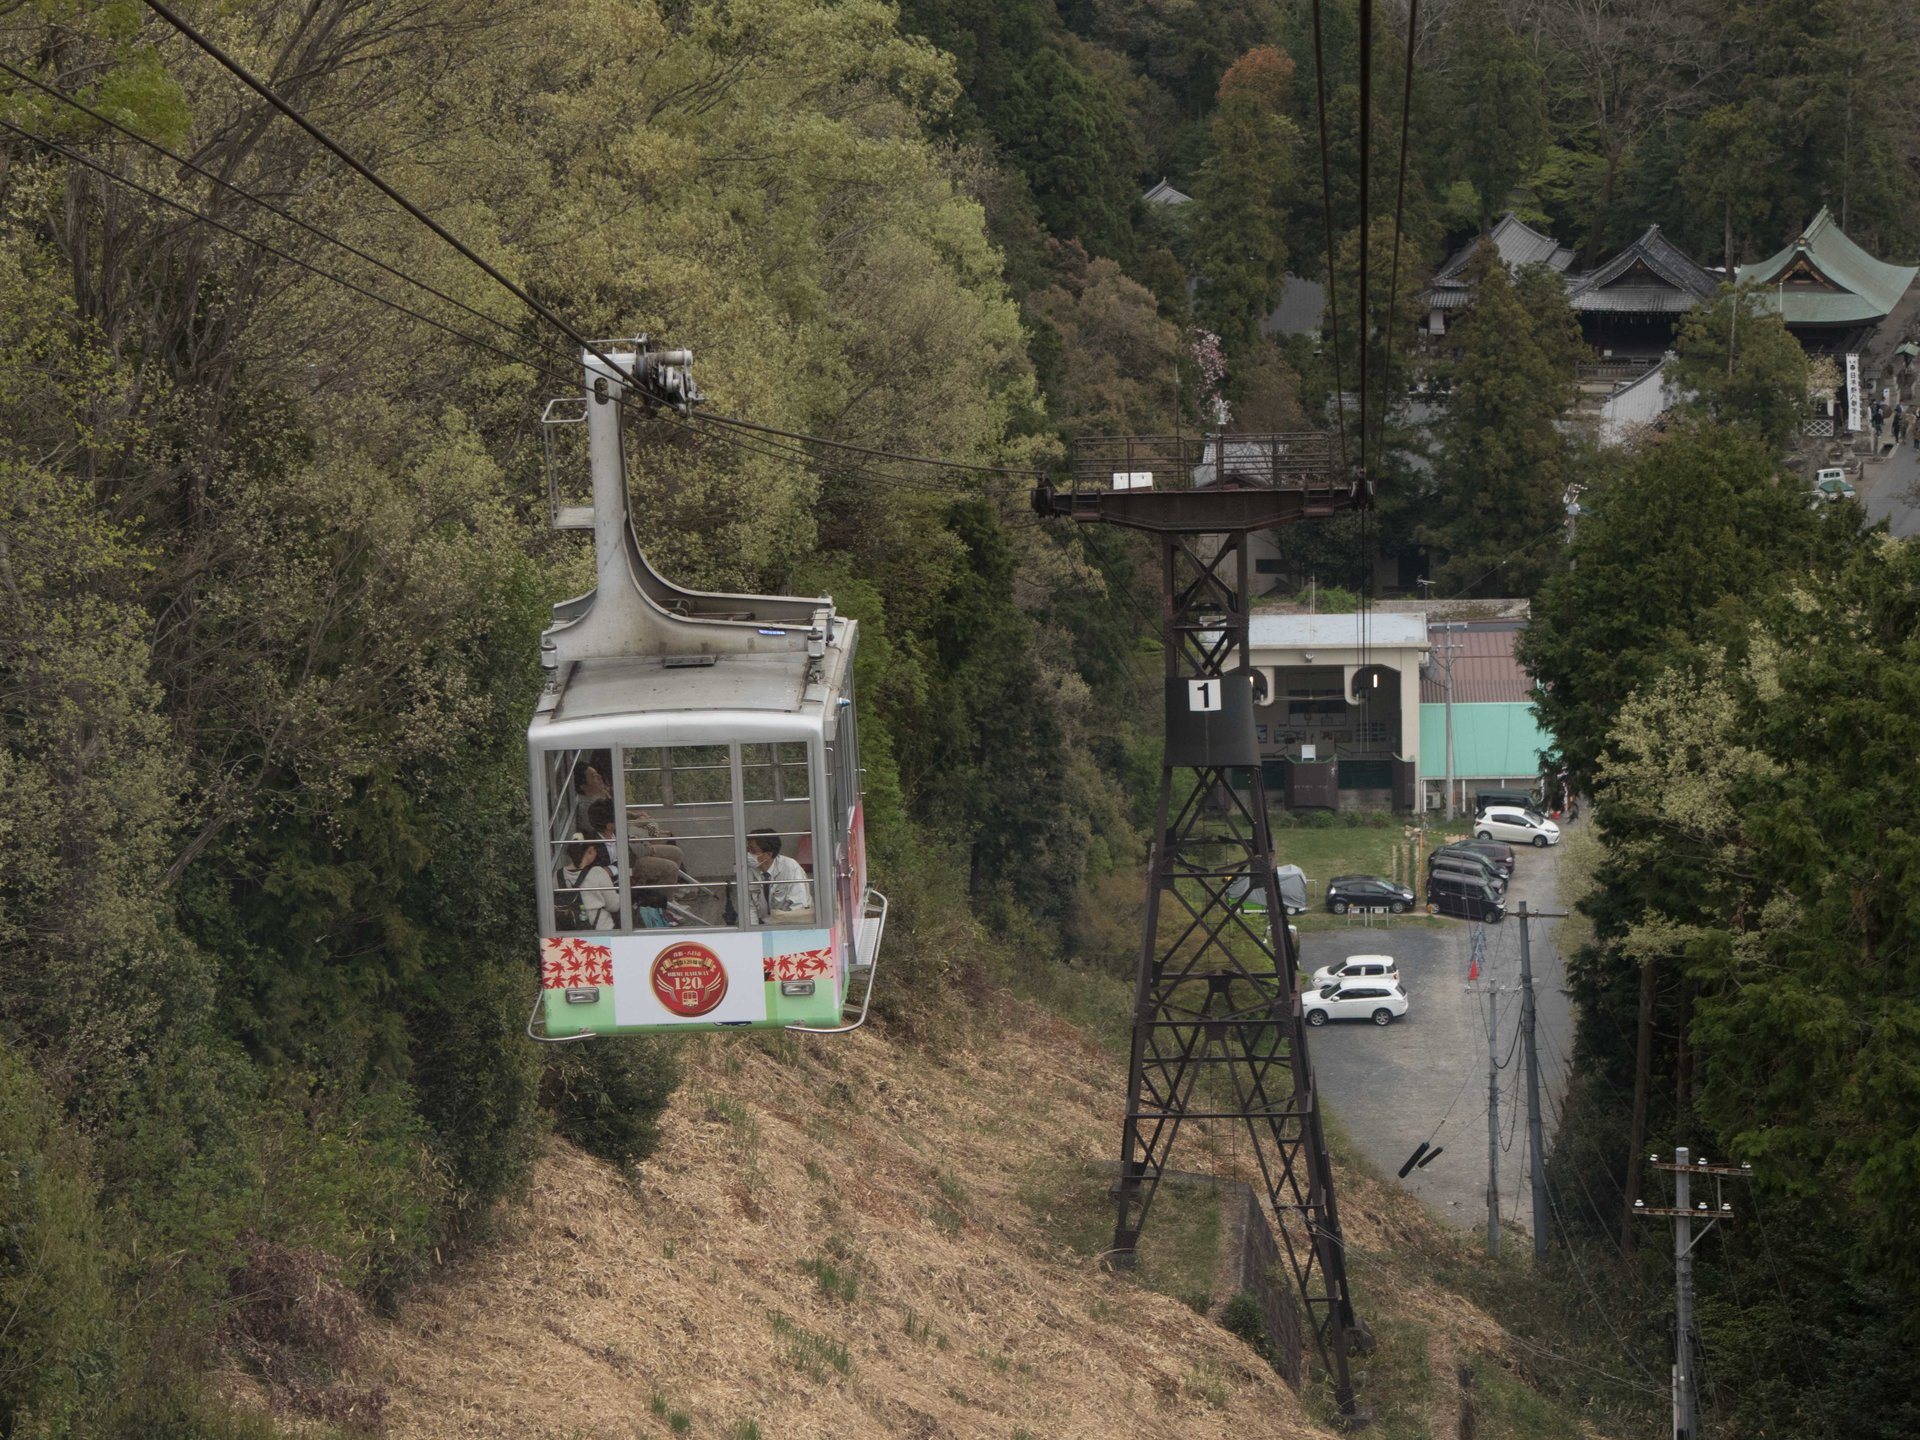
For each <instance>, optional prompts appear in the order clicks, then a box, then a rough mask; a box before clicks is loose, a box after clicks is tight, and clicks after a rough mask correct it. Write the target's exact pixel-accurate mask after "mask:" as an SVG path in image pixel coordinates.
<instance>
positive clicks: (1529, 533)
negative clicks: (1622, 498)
mask: <svg viewBox="0 0 1920 1440" xmlns="http://www.w3.org/2000/svg"><path fill="white" fill-rule="evenodd" d="M1470 274H1471V275H1472V278H1473V303H1472V305H1471V306H1469V307H1468V309H1467V312H1466V315H1465V316H1464V317H1463V318H1462V319H1461V320H1460V322H1459V323H1458V324H1457V325H1456V326H1455V327H1454V330H1453V332H1452V334H1453V338H1454V340H1455V342H1456V343H1457V344H1458V346H1459V349H1460V358H1459V360H1458V361H1457V362H1456V363H1455V366H1454V380H1453V396H1452V400H1451V402H1450V403H1449V406H1448V410H1447V416H1446V419H1445V421H1444V422H1443V425H1442V428H1441V446H1440V460H1439V466H1438V470H1439V475H1438V479H1437V481H1436V482H1435V487H1434V490H1435V494H1434V512H1433V515H1432V518H1431V520H1430V523H1429V525H1428V527H1427V529H1426V531H1425V534H1424V538H1425V539H1426V540H1427V541H1428V542H1429V543H1430V544H1433V545H1436V546H1438V547H1439V549H1440V551H1441V552H1442V554H1443V556H1444V559H1443V560H1442V561H1441V563H1440V566H1439V568H1438V572H1437V575H1436V578H1437V579H1438V580H1439V582H1440V585H1441V587H1442V589H1443V591H1446V592H1449V593H1451V592H1456V591H1459V592H1471V593H1477V594H1488V593H1498V594H1507V595H1514V594H1518V595H1527V594H1531V593H1533V591H1534V589H1535V588H1536V587H1537V586H1538V585H1539V583H1540V582H1541V581H1542V580H1543V579H1544V578H1545V577H1546V576H1547V575H1549V574H1551V573H1553V571H1554V570H1556V569H1557V568H1558V566H1559V550H1560V545H1559V541H1560V538H1561V533H1562V527H1563V525H1564V518H1565V517H1564V502H1563V500H1562V495H1563V493H1564V491H1565V489H1566V485H1567V481H1568V479H1569V478H1570V468H1569V459H1568V455H1569V452H1568V442H1567V439H1566V437H1565V436H1564V435H1562V434H1561V433H1560V430H1559V421H1560V418H1561V416H1563V415H1564V414H1565V413H1566V410H1567V406H1568V405H1569V404H1570V403H1571V401H1572V398H1573V369H1572V365H1571V361H1570V358H1569V357H1568V355H1567V352H1566V349H1565V346H1564V343H1563V339H1562V337H1563V336H1564V334H1565V318H1564V316H1562V315H1560V314H1559V313H1557V312H1556V311H1555V310H1553V309H1549V310H1547V311H1546V312H1545V313H1543V314H1532V313H1529V311H1528V310H1527V308H1526V306H1525V305H1524V304H1523V303H1522V300H1521V292H1520V291H1519V290H1518V289H1516V287H1515V285H1514V283H1513V281H1512V280H1511V279H1510V278H1509V276H1508V274H1507V270H1506V267H1505V266H1504V265H1502V264H1501V263H1500V259H1499V256H1498V255H1497V254H1496V253H1495V252H1494V249H1493V246H1492V245H1491V244H1490V243H1488V242H1486V241H1482V242H1481V245H1480V249H1479V253H1478V254H1477V255H1476V256H1475V257H1474V261H1473V266H1472V269H1471V271H1470ZM1556 304H1557V307H1558V310H1559V311H1564V310H1565V309H1566V301H1565V299H1564V297H1560V298H1558V299H1557V301H1556Z"/></svg>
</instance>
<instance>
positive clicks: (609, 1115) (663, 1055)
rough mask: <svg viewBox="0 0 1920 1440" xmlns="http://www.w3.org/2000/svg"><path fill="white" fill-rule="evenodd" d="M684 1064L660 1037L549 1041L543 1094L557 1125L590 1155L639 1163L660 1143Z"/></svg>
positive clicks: (556, 1128)
mask: <svg viewBox="0 0 1920 1440" xmlns="http://www.w3.org/2000/svg"><path fill="white" fill-rule="evenodd" d="M679 1083H680V1065H679V1061H678V1060H676V1059H675V1057H674V1055H673V1052H672V1051H671V1050H669V1049H668V1048H667V1047H666V1045H665V1044H664V1043H662V1042H661V1041H658V1040H639V1039H622V1040H615V1041H604V1040H587V1041H582V1042H581V1043H579V1044H575V1045H556V1046H550V1047H548V1051H547V1069H546V1074H545V1076H544V1077H543V1079H542V1081H541V1086H540V1099H541V1103H542V1104H543V1105H545V1106H546V1108H547V1109H548V1111H549V1112H551V1114H552V1115H553V1128H554V1129H555V1130H557V1131H559V1132H560V1133H561V1134H562V1135H564V1136H566V1137H567V1139H569V1140H571V1141H573V1143H574V1144H576V1145H578V1146H579V1147H580V1148H581V1149H582V1150H585V1151H586V1152H587V1153H588V1154H589V1155H597V1156H599V1157H600V1158H601V1159H602V1160H605V1161H608V1162H609V1163H610V1164H614V1165H619V1166H628V1165H637V1164H639V1163H640V1161H642V1160H644V1159H646V1158H647V1156H649V1155H651V1154H652V1153H653V1152H654V1150H655V1149H656V1148H657V1147H658V1146H659V1144H660V1126H659V1123H658V1122H659V1118H660V1112H661V1111H662V1110H664V1109H666V1107H667V1101H668V1100H669V1099H670V1098H672V1095H673V1091H674V1087H675V1086H676V1085H678V1084H679Z"/></svg>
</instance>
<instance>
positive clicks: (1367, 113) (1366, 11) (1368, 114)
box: [1355, 0, 1373, 492]
mask: <svg viewBox="0 0 1920 1440" xmlns="http://www.w3.org/2000/svg"><path fill="white" fill-rule="evenodd" d="M1372 150H1373V0H1360V306H1359V309H1360V314H1359V316H1358V317H1357V318H1356V320H1355V324H1356V325H1357V326H1358V328H1359V335H1360V484H1361V485H1362V487H1364V488H1365V489H1367V490H1368V491H1369V492H1371V490H1372V488H1373V487H1372V485H1371V484H1370V483H1369V482H1368V479H1367V414H1368V410H1367V349H1368V346H1367V331H1368V324H1367V256H1368V252H1369V251H1371V250H1372V249H1373V246H1372V244H1371V243H1370V242H1371V240H1372V238H1373V237H1372V236H1371V235H1369V234H1368V233H1367V230H1368V211H1369V206H1370V203H1371V200H1372V196H1371V194H1370V193H1369V190H1368V184H1369V182H1368V173H1369V166H1370V164H1371V163H1372Z"/></svg>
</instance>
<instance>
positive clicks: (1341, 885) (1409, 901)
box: [1327, 875, 1416, 915]
mask: <svg viewBox="0 0 1920 1440" xmlns="http://www.w3.org/2000/svg"><path fill="white" fill-rule="evenodd" d="M1415 898H1416V897H1415V895H1414V893H1413V891H1411V890H1409V889H1408V888H1407V887H1406V886H1404V885H1396V884H1395V883H1394V882H1393V881H1391V880H1389V879H1387V878H1386V877H1385V876H1384V875H1336V876H1334V877H1333V879H1331V880H1329V881H1328V882H1327V909H1329V910H1331V911H1332V912H1333V913H1334V914H1336V915H1344V914H1346V913H1347V911H1349V910H1388V911H1391V912H1392V913H1393V914H1395V915H1404V914H1406V913H1407V912H1408V911H1409V910H1411V909H1413V906H1414V901H1415Z"/></svg>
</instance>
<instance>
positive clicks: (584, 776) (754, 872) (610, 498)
mask: <svg viewBox="0 0 1920 1440" xmlns="http://www.w3.org/2000/svg"><path fill="white" fill-rule="evenodd" d="M690 358H691V357H690V356H689V355H688V353H687V352H685V351H665V352H649V351H647V350H646V349H645V342H644V340H642V341H640V342H638V343H637V344H635V345H634V346H633V348H632V349H630V350H629V349H608V348H606V347H599V346H596V347H595V348H594V350H592V351H590V352H588V353H586V354H585V355H584V356H583V363H584V365H585V370H586V385H587V389H586V396H585V413H584V415H583V416H581V417H579V418H580V421H581V423H584V424H585V426H586V431H587V442H588V448H589V453H590V455H591V463H592V474H593V506H592V510H591V521H592V526H593V535H594V551H595V563H596V572H597V573H596V584H595V589H594V590H593V592H592V593H590V594H587V595H583V596H580V597H578V598H576V599H573V600H568V601H564V602H562V603H561V604H558V605H556V606H554V623H553V624H552V626H550V627H549V628H548V630H547V631H546V633H545V635H544V636H543V637H542V639H541V645H540V655H541V664H542V665H543V666H544V667H545V669H546V671H547V683H546V686H545V688H544V690H543V691H542V693H541V696H540V701H539V704H538V706H537V708H536V709H535V711H534V715H533V720H532V723H531V724H530V725H529V726H528V727H527V752H528V760H529V770H530V783H531V793H532V799H533V829H534V834H533V845H534V885H535V892H536V894H537V896H538V901H539V921H540V987H541V988H540V995H539V998H538V999H537V1000H536V1001H535V1004H534V1010H533V1014H532V1016H531V1017H529V1020H528V1023H527V1033H528V1034H529V1035H530V1036H531V1037H532V1038H533V1039H535V1040H544V1041H559V1040H580V1039H586V1038H589V1037H591V1036H594V1035H627V1034H645V1033H653V1032H661V1031H684V1030H719V1029H734V1028H748V1029H769V1028H783V1029H788V1030H797V1031H802V1032H806V1033H814V1034H841V1033H844V1032H846V1031H849V1030H852V1029H855V1028H857V1027H858V1026H859V1025H860V1024H862V1023H863V1022H864V1021H865V1019H866V1016H867V1009H868V1006H869V1003H870V1001H871V998H872V991H873V967H874V964H875V961H876V959H877V958H878V951H879V946H880V939H881V933H882V931H883V929H884V927H885V923H886V909H887V902H886V897H885V896H883V895H881V894H880V893H879V892H878V891H875V890H873V889H871V888H870V887H869V886H868V884H867V858H866V841H865V833H864V826H863V815H862V811H861V803H860V765H859V750H858V739H857V726H856V718H855V717H856V713H857V712H856V706H855V704H854V693H853V655H854V647H855V644H856V639H857V630H858V627H857V625H856V624H855V622H854V621H853V620H851V619H848V618H846V617H845V616H841V615H836V614H835V613H834V608H833V601H832V600H831V598H829V597H826V596H820V597H794V596H780V595H721V594H707V593H703V592H700V591H693V590H685V589H682V588H681V587H679V586H677V585H674V584H672V583H671V582H670V581H667V580H665V579H663V578H662V577H661V576H660V575H658V574H657V573H656V572H655V571H654V570H653V568H652V567H651V566H650V565H649V564H648V563H647V560H646V557H645V555H644V554H643V553H642V552H641V549H640V545H639V542H638V540H637V539H636V537H635V535H634V531H633V526H632V523H631V519H630V514H629V508H628V496H627V483H626V468H625V458H624V450H623V448H622V444H621V413H622V410H623V409H624V406H625V404H626V403H628V402H634V401H637V402H640V403H643V404H658V403H666V404H669V405H672V406H674V407H675V408H678V409H680V410H681V411H682V412H683V413H684V412H685V410H686V408H687V407H688V406H689V405H690V404H691V403H693V402H694V401H695V400H696V399H697V398H698V394H697V391H696V390H695V387H694V385H693V382H692V379H691V376H690V373H689V370H688V366H689V364H690ZM609 361H611V362H613V363H612V365H611V366H610V365H609V363H608V362H609ZM587 513H588V512H586V511H585V510H584V509H582V510H581V511H579V512H578V515H577V518H576V525H577V526H578V527H580V528H583V527H584V525H585V523H586V519H587ZM562 523H565V522H562ZM769 851H771V852H773V853H774V855H775V857H776V858H774V859H773V860H772V861H771V863H770V864H769V862H768V861H767V859H766V858H765V857H766V856H767V853H768V852H769Z"/></svg>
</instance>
